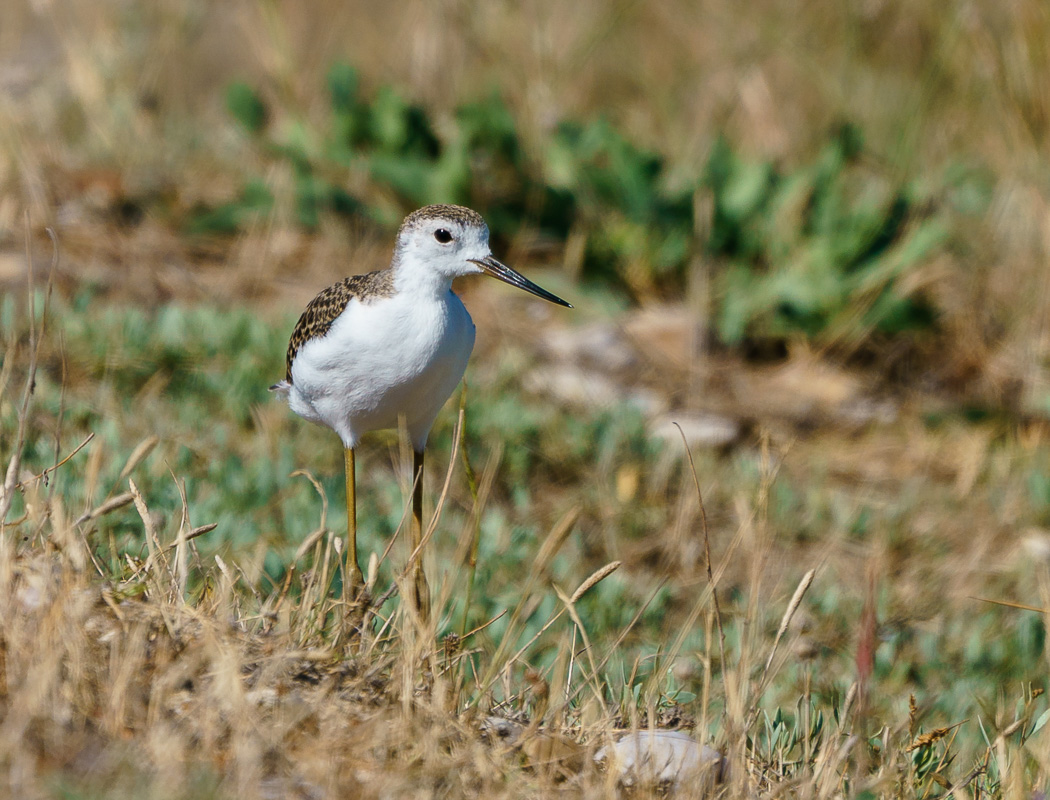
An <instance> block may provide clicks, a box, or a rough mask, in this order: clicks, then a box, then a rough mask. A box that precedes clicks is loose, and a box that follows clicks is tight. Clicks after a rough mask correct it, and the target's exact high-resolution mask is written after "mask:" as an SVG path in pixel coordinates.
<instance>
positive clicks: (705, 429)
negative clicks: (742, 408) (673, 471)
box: [650, 412, 741, 448]
mask: <svg viewBox="0 0 1050 800" xmlns="http://www.w3.org/2000/svg"><path fill="white" fill-rule="evenodd" d="M676 422H677V423H678V425H680V426H681V428H682V433H684V434H685V440H686V442H687V443H688V445H689V447H691V448H692V447H728V446H729V445H731V444H733V442H735V441H736V440H737V439H739V438H740V433H741V429H740V423H739V422H737V421H736V420H735V419H731V418H729V417H723V416H721V415H720V414H711V413H704V412H700V413H695V414H668V415H666V416H663V417H659V418H657V419H655V420H653V422H652V426H651V428H650V430H651V432H652V435H653V436H654V437H656V438H658V439H664V440H666V441H668V442H671V443H672V444H674V443H677V444H681V442H682V433H679V432H678V428H677V427H675V423H676Z"/></svg>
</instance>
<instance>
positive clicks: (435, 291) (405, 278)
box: [390, 255, 452, 298]
mask: <svg viewBox="0 0 1050 800" xmlns="http://www.w3.org/2000/svg"><path fill="white" fill-rule="evenodd" d="M390 269H391V271H392V272H393V273H394V290H395V291H396V292H398V293H402V292H403V293H405V294H406V295H412V296H416V297H432V298H440V297H444V296H445V295H446V294H447V293H448V291H449V289H450V288H451V287H452V278H450V277H449V276H447V275H443V274H442V273H440V272H438V271H436V270H434V269H433V268H432V267H430V266H428V265H427V264H421V263H419V262H418V261H416V260H415V259H413V258H412V257H411V256H410V255H401V256H397V257H395V258H394V261H393V263H392V264H391V265H390Z"/></svg>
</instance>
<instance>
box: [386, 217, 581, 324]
mask: <svg viewBox="0 0 1050 800" xmlns="http://www.w3.org/2000/svg"><path fill="white" fill-rule="evenodd" d="M394 264H395V268H396V270H397V272H398V274H399V276H403V277H404V278H405V279H406V280H407V281H412V282H415V283H418V284H426V283H431V282H432V281H433V279H434V278H435V277H436V278H438V279H439V280H440V281H441V282H442V283H444V284H447V283H448V282H449V281H451V280H452V279H453V278H458V277H459V276H461V275H476V274H481V273H484V274H487V275H491V276H492V277H494V278H498V279H499V280H501V281H503V282H504V283H509V284H510V285H512V286H517V287H518V288H520V289H524V290H525V291H527V292H530V293H532V294H534V295H536V296H537V297H542V298H543V299H544V300H549V301H550V302H552V303H557V304H558V305H562V306H566V307H568V308H572V306H571V305H569V303H566V302H565V301H564V300H562V299H561V298H560V297H557V296H556V295H553V294H551V293H550V292H548V291H547V290H546V289H541V288H540V287H539V286H537V285H536V284H534V283H533V282H532V281H530V280H528V279H527V278H526V277H525V276H523V275H521V274H520V273H518V272H516V271H515V270H513V269H511V268H510V267H508V266H507V265H505V264H502V263H501V262H499V261H497V260H496V258H495V257H494V256H493V255H492V250H491V249H490V248H489V226H488V225H486V224H485V220H484V219H483V218H482V216H481V215H480V214H479V213H478V212H477V211H472V210H471V209H469V208H464V207H463V206H453V205H433V206H424V207H423V208H421V209H419V210H418V211H413V212H412V213H411V214H409V215H408V216H407V217H405V221H404V222H402V223H401V227H400V228H399V229H398V232H397V244H396V245H395V250H394Z"/></svg>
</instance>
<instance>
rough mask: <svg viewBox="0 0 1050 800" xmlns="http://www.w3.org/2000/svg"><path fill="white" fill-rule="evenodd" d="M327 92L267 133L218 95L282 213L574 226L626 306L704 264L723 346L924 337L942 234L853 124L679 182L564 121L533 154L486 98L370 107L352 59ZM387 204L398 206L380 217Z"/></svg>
mask: <svg viewBox="0 0 1050 800" xmlns="http://www.w3.org/2000/svg"><path fill="white" fill-rule="evenodd" d="M328 95H329V102H330V113H329V116H328V119H327V121H326V123H325V127H324V128H323V129H322V130H319V131H315V130H313V129H311V127H310V126H309V125H308V124H307V123H306V122H305V121H301V120H299V119H298V118H297V117H296V116H295V112H294V111H292V112H291V115H292V119H294V120H296V121H294V122H288V123H286V124H285V125H283V126H281V128H280V129H275V126H272V125H268V124H267V122H268V120H271V119H272V118H274V117H275V116H276V115H275V114H272V113H270V111H269V110H268V108H267V106H266V104H265V103H264V101H263V99H262V98H261V97H260V96H259V95H258V94H257V93H255V92H253V91H252V89H251V88H250V87H249V86H247V85H246V84H244V83H235V84H233V85H232V86H231V87H230V88H229V90H228V92H227V106H228V109H229V111H230V113H231V114H232V115H233V116H234V117H235V118H236V120H237V121H238V122H239V123H240V125H241V127H242V128H243V130H244V131H245V132H246V133H247V134H249V135H250V136H251V137H252V138H253V139H254V140H256V142H257V145H258V146H259V147H260V148H262V150H263V151H264V152H265V153H266V154H268V157H269V159H271V160H273V161H277V162H286V163H287V165H288V166H289V167H290V169H291V171H292V173H293V174H294V185H293V187H292V189H291V191H292V194H293V197H292V198H290V200H291V202H290V203H287V204H285V206H286V207H291V208H293V209H294V215H295V220H296V222H297V223H298V224H300V225H302V226H305V227H306V228H309V229H316V228H317V226H318V225H319V224H320V220H321V215H322V214H335V215H365V216H370V217H372V218H373V219H374V220H375V221H376V222H379V223H382V224H385V225H386V226H387V228H392V227H394V226H395V225H396V224H397V223H398V222H399V221H400V219H401V216H402V214H403V213H404V212H405V211H406V210H410V209H412V208H416V207H419V206H421V205H425V204H426V203H431V202H443V203H458V204H461V205H467V206H471V207H473V208H477V209H480V210H481V211H482V212H483V213H484V215H485V217H486V219H487V220H488V221H489V225H490V227H491V229H492V231H493V233H494V235H495V236H497V237H499V238H501V239H503V240H507V239H509V238H510V237H513V236H514V235H515V234H517V233H519V232H520V230H521V229H522V228H523V226H528V227H529V228H530V229H531V230H533V231H534V232H536V233H538V234H540V235H542V236H545V237H549V238H550V239H553V240H556V241H557V240H564V239H565V238H566V237H567V236H569V235H570V233H572V232H575V231H582V232H583V234H584V235H585V236H586V246H585V249H584V251H583V254H582V266H583V275H584V276H585V277H587V278H590V279H592V280H596V281H601V282H603V283H610V282H611V283H612V284H613V285H614V286H617V287H620V288H621V289H624V290H627V291H628V292H629V293H631V294H632V295H633V296H634V297H635V298H643V297H647V296H651V295H653V294H654V293H656V294H660V295H664V296H680V295H681V294H682V293H683V292H684V291H685V288H686V284H687V282H688V275H689V272H690V270H691V269H694V268H695V264H696V260H697V258H700V257H702V256H703V257H707V258H710V259H713V260H714V262H715V264H716V284H717V289H718V291H717V293H716V304H717V309H716V312H715V316H716V318H717V325H716V327H715V330H716V332H717V334H718V335H719V337H720V338H721V340H722V341H723V342H725V343H726V344H729V345H739V344H740V342H741V341H742V340H743V339H745V338H749V339H757V340H761V341H770V340H772V341H784V340H785V339H787V338H790V337H792V336H803V337H806V338H810V339H813V340H814V341H815V342H817V343H819V344H839V345H841V346H842V348H843V349H844V350H845V351H846V352H854V351H856V350H857V349H859V348H861V347H863V346H864V345H865V344H866V343H867V342H868V341H869V340H870V339H871V338H872V337H882V338H885V337H890V338H892V337H901V336H906V335H908V334H912V333H914V332H920V333H921V332H923V331H930V330H931V329H932V328H933V327H934V325H935V322H936V316H937V311H936V309H935V307H934V306H933V301H932V299H931V298H930V297H928V296H927V295H926V294H925V293H924V292H923V291H922V287H921V286H920V285H918V284H917V283H916V281H915V280H914V278H913V276H914V274H915V273H916V271H917V270H918V269H920V268H922V267H923V266H924V265H925V264H927V263H928V262H929V260H930V259H931V257H932V256H933V255H935V254H936V253H937V252H938V250H939V249H941V248H943V247H944V246H945V245H946V243H947V241H948V239H949V236H950V225H949V223H948V222H947V220H946V218H945V217H944V215H943V214H939V213H937V212H936V211H935V210H934V208H933V207H934V206H935V205H936V204H937V203H938V202H940V201H939V200H936V199H935V198H932V197H926V196H924V195H923V193H922V191H921V190H920V189H919V188H918V187H917V185H915V182H914V181H907V182H902V181H900V180H895V179H894V178H893V177H892V176H891V174H889V173H888V171H886V170H878V169H874V168H873V167H872V164H871V159H870V158H869V159H868V160H867V163H866V164H864V166H861V162H862V160H863V158H864V155H865V154H864V151H863V144H862V140H861V134H860V131H859V130H858V129H857V128H856V127H854V126H852V125H844V126H842V128H841V129H840V130H839V131H838V132H837V133H835V134H834V135H833V136H832V138H831V140H830V141H829V142H828V143H827V144H825V145H824V147H823V149H822V151H821V152H820V153H819V154H818V156H817V157H816V159H815V160H814V162H813V163H812V164H807V165H802V166H800V167H799V168H797V169H796V170H794V171H790V172H786V173H785V172H784V171H783V170H781V169H778V168H777V167H776V166H775V165H773V164H771V163H769V162H750V161H747V160H745V159H744V158H742V157H741V156H740V155H739V154H737V153H736V152H734V150H733V149H732V147H731V146H730V144H729V143H728V141H727V140H726V139H724V138H720V139H718V140H717V142H716V144H715V146H714V147H713V148H712V151H711V154H710V155H709V157H708V161H707V165H706V167H705V168H704V170H703V172H702V174H698V175H696V176H695V177H694V178H693V179H691V180H689V179H686V180H682V179H679V180H672V179H671V177H670V176H669V174H668V171H667V169H666V168H665V160H664V159H663V158H662V157H660V156H659V155H656V154H654V153H651V152H647V151H645V150H643V149H641V148H639V147H637V146H636V145H634V144H632V143H631V142H630V141H629V140H628V139H627V138H626V137H625V136H624V135H623V134H622V133H621V132H620V131H618V130H617V129H616V128H615V127H614V126H613V125H611V124H610V123H609V122H608V121H606V120H604V119H598V120H595V121H592V122H587V123H581V122H578V121H574V120H567V121H563V122H561V123H560V124H559V125H558V126H557V127H556V128H555V129H554V130H552V131H551V132H550V134H549V136H548V137H547V138H546V140H545V141H543V142H542V144H541V146H540V148H539V150H538V152H529V150H528V149H527V148H526V146H525V143H524V142H523V140H522V137H521V136H520V135H519V133H518V131H517V128H516V124H515V121H514V118H513V115H512V114H511V112H510V110H509V109H508V108H507V106H506V104H505V103H504V102H503V101H502V100H501V99H500V98H499V96H497V95H492V96H490V97H488V98H487V99H483V100H478V101H475V102H472V103H468V104H465V105H463V106H461V107H460V108H458V109H457V110H456V111H455V113H454V114H453V115H452V118H451V119H450V120H447V121H446V124H445V125H443V126H439V125H438V124H437V122H436V121H435V120H434V119H432V118H431V116H430V115H429V114H428V111H427V110H426V109H425V108H423V107H422V106H419V105H415V104H412V103H410V102H408V101H407V100H406V99H405V98H403V97H402V96H401V95H399V94H398V93H397V92H396V90H394V89H393V88H391V87H389V86H384V87H381V88H380V89H378V90H377V91H376V92H375V94H374V96H373V97H367V96H365V95H364V94H363V93H362V91H361V89H360V86H359V79H358V75H357V73H356V71H355V70H353V69H352V68H351V67H349V66H348V65H346V64H337V65H336V66H334V67H333V68H332V69H331V70H330V72H329V74H328ZM285 113H286V114H287V113H288V112H287V111H286V112H285ZM439 127H440V129H441V134H440V135H439V133H438V129H439ZM355 174H364V175H366V176H367V178H368V184H367V187H368V188H367V196H355V195H353V194H352V193H351V192H350V191H349V190H348V189H347V188H346V187H347V184H348V178H349V176H352V175H355ZM926 191H927V192H929V191H930V190H929V189H927V190H926ZM390 196H392V197H394V198H396V199H397V203H396V204H395V205H394V206H393V207H390V206H389V204H386V205H378V206H377V205H375V203H374V198H376V197H390ZM708 196H709V197H710V198H711V204H710V208H711V210H710V212H704V211H702V210H701V208H702V207H703V198H705V197H708ZM274 203H275V198H274V197H273V195H272V193H271V192H270V190H269V189H267V187H266V185H265V183H264V182H262V181H261V180H260V179H259V178H257V177H255V178H251V179H249V180H248V181H247V182H246V183H245V185H244V187H243V189H242V190H241V193H240V197H239V198H238V199H236V200H233V201H230V202H228V203H225V204H223V205H221V206H218V207H215V208H210V209H198V210H197V211H196V213H195V214H194V216H193V217H192V218H191V221H190V230H191V231H192V232H196V233H207V232H215V233H229V232H233V231H234V230H237V229H239V228H242V227H244V226H245V225H246V224H248V223H249V222H250V221H251V220H252V219H253V218H258V217H260V216H266V215H269V214H272V213H273V209H274ZM697 203H701V206H700V207H698V206H697ZM705 213H708V214H709V215H710V219H703V218H702V216H703V215H704V214H705ZM698 223H699V224H700V226H701V227H700V229H698V228H697V224H698Z"/></svg>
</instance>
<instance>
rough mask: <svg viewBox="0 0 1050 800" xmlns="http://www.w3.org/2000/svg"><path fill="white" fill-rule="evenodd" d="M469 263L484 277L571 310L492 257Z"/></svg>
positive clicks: (570, 305)
mask: <svg viewBox="0 0 1050 800" xmlns="http://www.w3.org/2000/svg"><path fill="white" fill-rule="evenodd" d="M470 262H471V263H472V264H477V265H478V266H479V267H481V269H482V270H483V271H484V273H485V274H486V275H491V276H492V277H493V278H498V279H499V280H501V281H503V282H504V283H509V284H510V285H511V286H517V287H518V288H519V289H524V290H525V291H526V292H528V293H529V294H534V295H536V296H537V297H542V298H543V299H544V300H547V301H549V302H551V303H555V304H556V305H559V306H565V307H566V308H572V304H571V303H566V302H565V301H564V300H562V299H561V298H560V297H558V295H556V294H551V293H550V292H548V291H547V290H546V289H544V288H542V287H539V286H537V285H536V284H535V283H533V282H532V281H530V280H529V279H528V278H526V277H525V276H524V275H522V274H521V273H520V272H518V271H516V270H513V269H511V268H510V267H508V266H507V265H506V264H504V263H502V262H500V261H497V260H496V259H495V258H493V257H492V256H486V257H485V258H472V259H470Z"/></svg>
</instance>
